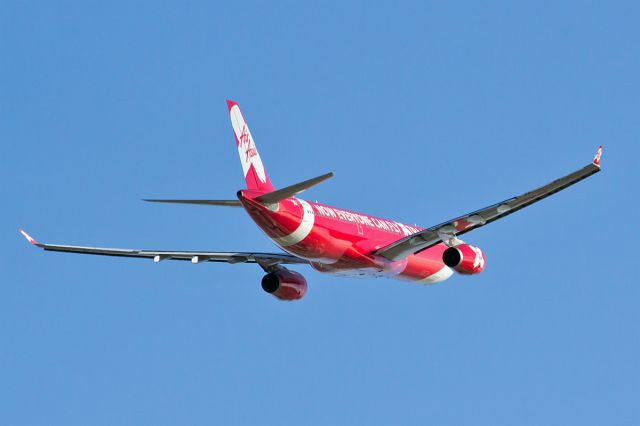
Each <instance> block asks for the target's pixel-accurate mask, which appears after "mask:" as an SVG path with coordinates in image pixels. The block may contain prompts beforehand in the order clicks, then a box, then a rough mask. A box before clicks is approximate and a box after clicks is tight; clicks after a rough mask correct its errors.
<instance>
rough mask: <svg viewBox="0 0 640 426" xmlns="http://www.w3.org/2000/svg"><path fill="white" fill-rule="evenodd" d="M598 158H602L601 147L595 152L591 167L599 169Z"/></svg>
mask: <svg viewBox="0 0 640 426" xmlns="http://www.w3.org/2000/svg"><path fill="white" fill-rule="evenodd" d="M600 157H602V145H600V146H599V147H598V150H597V151H596V156H595V157H593V165H594V166H596V167H598V168H600Z"/></svg>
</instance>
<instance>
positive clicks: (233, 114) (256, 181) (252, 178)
mask: <svg viewBox="0 0 640 426" xmlns="http://www.w3.org/2000/svg"><path fill="white" fill-rule="evenodd" d="M227 106H228V107H229V116H230V118H231V125H232V126H233V133H234V135H235V137H236V144H237V146H238V154H239V155H240V163H241V164H242V171H243V172H244V178H245V180H246V182H247V189H253V190H256V191H262V192H271V191H273V190H274V188H273V185H271V181H270V180H269V176H267V171H266V170H265V168H264V165H263V164H262V160H261V159H260V154H259V153H258V149H257V148H256V144H255V142H254V141H253V137H252V136H251V131H249V126H248V125H247V122H246V121H244V117H243V116H242V112H241V111H240V107H239V106H238V104H237V103H235V102H233V101H229V100H227Z"/></svg>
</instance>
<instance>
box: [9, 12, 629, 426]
mask: <svg viewBox="0 0 640 426" xmlns="http://www.w3.org/2000/svg"><path fill="white" fill-rule="evenodd" d="M303 3H305V4H303ZM374 3H375V2H336V3H329V2H297V1H291V2H277V3H272V2H250V1H241V2H233V1H226V2H211V1H210V2H197V1H193V2H191V1H189V2H157V1H153V2H152V1H149V2H138V1H134V2H95V3H94V2H85V1H82V2H30V1H19V2H3V4H2V6H1V7H0V55H1V57H2V66H1V67H0V88H1V92H0V93H1V96H0V99H1V101H0V107H1V110H0V135H1V139H0V146H1V148H2V151H1V152H0V161H1V164H0V166H1V167H0V178H1V181H2V184H1V185H0V189H1V192H0V196H1V198H2V203H3V204H2V205H3V208H2V209H1V213H0V217H1V219H2V220H1V221H0V229H1V231H2V238H1V239H0V241H1V244H0V259H1V260H0V265H1V280H0V342H1V343H0V383H1V385H0V423H1V424H5V425H10V424H11V425H18V424H47V425H52V424H65V425H88V424H91V425H113V424H155V425H163V424H254V425H255V424H264V425H282V424H319V425H323V424H325V425H326V424H332V425H333V424H367V425H375V424H419V425H423V424H439V425H444V424H456V425H457V424H476V425H540V424H559V425H566V424H583V425H585V424H594V425H602V424H639V423H640V405H639V404H638V394H639V392H640V373H639V370H638V359H640V339H639V337H640V336H639V332H638V324H639V321H640V314H639V310H638V302H639V300H640V285H639V284H640V283H639V282H638V278H637V271H636V268H637V266H638V237H639V232H638V225H637V223H636V222H634V221H633V220H629V217H631V218H633V215H634V214H635V213H634V212H635V211H637V210H638V201H637V187H638V184H639V183H640V179H639V177H640V176H639V173H638V166H637V161H638V160H637V158H638V155H639V154H640V152H639V151H640V150H639V149H638V140H639V138H638V136H639V131H638V123H639V107H640V101H639V99H640V87H639V86H640V85H639V76H640V55H639V50H638V42H639V41H640V30H639V29H638V22H639V20H640V13H639V12H640V6H638V2H632V1H629V2H591V1H587V2H584V1H575V2H564V1H553V2H510V1H502V2H495V1H489V2H475V1H469V2H436V1H433V2H431V1H429V2H427V1H425V2H413V3H412V2H389V3H387V4H386V5H377V4H374ZM443 3H446V4H443ZM516 3H517V4H516ZM227 98H230V99H234V100H236V101H238V102H239V103H240V105H241V107H242V108H243V111H244V114H245V117H246V119H247V121H248V123H249V125H250V126H251V130H252V133H253V136H254V138H255V140H256V143H257V145H258V148H259V149H260V153H261V156H262V159H263V161H264V163H265V165H266V168H267V170H268V172H269V174H270V177H271V180H272V181H273V182H274V184H275V185H276V186H284V185H287V184H291V183H294V182H297V181H301V180H304V179H307V178H310V177H313V176H317V175H319V174H322V173H325V172H328V171H333V172H335V174H336V177H335V178H334V179H332V180H330V181H328V182H326V183H324V184H322V185H320V186H318V187H316V188H314V189H312V190H310V191H308V192H307V193H306V194H305V195H306V197H307V198H309V199H311V200H316V199H317V200H318V201H320V202H323V203H326V204H329V205H335V206H339V207H343V208H346V209H352V210H357V211H361V212H365V213H368V214H372V215H377V216H382V217H388V218H391V219H395V220H399V221H404V222H406V223H417V224H419V225H422V226H429V225H433V224H436V223H439V222H441V221H443V220H446V219H450V218H452V217H454V216H456V215H458V214H462V213H466V212H468V211H471V210H473V209H476V208H480V207H484V206H486V205H488V204H491V203H494V202H497V201H500V200H502V199H504V198H507V197H509V196H512V195H515V194H518V193H522V192H524V191H526V190H529V189H532V188H534V187H535V186H537V185H540V184H544V183H546V182H548V181H551V180H553V179H555V178H557V177H560V176H562V175H564V174H566V173H568V172H571V171H574V170H576V169H578V168H579V167H582V166H583V165H585V164H587V163H588V162H589V161H591V159H592V157H593V154H594V152H595V150H596V147H597V146H598V145H600V144H603V145H604V156H603V160H602V166H603V173H600V174H598V175H596V176H594V177H591V178H589V179H588V180H586V181H584V182H581V183H579V184H578V185H577V186H574V187H572V188H570V189H568V190H566V191H564V192H562V193H561V194H558V195H555V196H553V197H551V198H549V199H547V200H544V201H543V202H541V203H539V204H537V205H535V206H533V207H531V208H528V209H526V210H524V211H521V212H519V213H517V214H515V215H512V216H509V217H508V218H507V219H505V220H501V221H499V222H496V223H493V224H491V225H490V226H486V227H484V228H482V229H481V230H478V231H476V232H472V233H470V234H467V235H465V238H464V239H465V240H467V241H468V242H470V243H473V244H477V245H479V246H480V247H482V249H483V250H484V251H485V253H486V256H487V268H486V270H485V271H484V272H483V273H482V274H481V275H479V276H476V277H460V276H455V277H452V279H450V280H449V281H446V282H444V283H441V284H437V285H435V286H432V287H422V286H418V285H411V284H407V283H402V282H397V281H392V280H383V279H379V280H374V279H366V280H348V279H342V278H334V277H331V276H325V275H321V274H319V273H316V272H314V271H312V270H310V269H309V268H297V269H298V270H299V271H301V272H303V273H304V274H305V276H306V277H307V278H308V281H309V286H310V290H309V292H308V294H307V296H306V298H305V299H304V300H302V301H301V302H299V303H280V302H278V301H277V300H275V299H274V298H272V297H271V296H269V295H267V294H265V293H263V292H262V290H261V289H260V284H259V282H260V278H261V277H262V271H261V270H260V269H259V268H258V267H256V266H254V265H242V264H237V265H226V264H201V265H191V264H189V263H184V262H163V263H161V264H154V263H153V262H151V261H145V260H137V259H118V258H101V257H92V256H78V255H65V254H58V253H43V252H41V251H38V250H36V249H34V248H32V247H30V246H29V245H28V244H27V243H26V242H25V241H24V240H23V239H22V237H20V236H19V235H18V233H17V228H18V227H25V229H27V230H28V231H29V232H31V233H32V234H33V235H34V236H35V237H36V238H38V239H40V240H42V241H45V242H52V243H68V244H84V245H103V246H112V247H133V248H147V249H183V250H189V249H191V250H255V251H271V250H274V249H276V248H275V247H274V246H273V245H272V244H271V243H270V242H269V241H268V240H267V239H266V238H265V237H264V236H263V235H262V233H261V232H260V231H259V230H258V229H257V228H256V227H255V226H254V225H253V224H252V222H251V221H250V219H249V218H248V216H247V215H246V214H245V213H244V212H243V211H241V210H237V209H225V208H213V207H212V208H206V207H198V206H171V205H148V204H145V203H142V202H141V201H140V199H141V198H145V197H167V198H171V197H175V198H233V197H234V195H235V192H236V191H237V190H238V189H239V188H241V187H242V185H243V184H244V182H243V179H242V171H241V167H240V163H239V160H238V158H237V153H236V150H235V142H234V140H233V134H232V130H231V126H230V123H229V118H228V115H227V109H226V105H225V99H227Z"/></svg>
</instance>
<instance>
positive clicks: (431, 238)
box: [374, 146, 602, 260]
mask: <svg viewBox="0 0 640 426" xmlns="http://www.w3.org/2000/svg"><path fill="white" fill-rule="evenodd" d="M601 156H602V146H600V147H598V151H597V152H596V156H595V158H594V159H593V161H592V162H591V163H590V164H588V165H586V166H585V167H583V168H582V169H580V170H577V171H575V172H573V173H570V174H568V175H566V176H564V177H561V178H560V179H556V180H554V181H553V182H551V183H548V184H547V185H544V186H541V187H540V188H537V189H534V190H533V191H529V192H527V193H525V194H522V195H518V196H516V197H512V198H509V199H508V200H504V201H502V202H500V203H496V204H493V205H491V206H489V207H485V208H484V209H480V210H476V211H474V212H471V213H468V214H465V215H463V216H460V217H457V218H455V219H452V220H449V221H446V222H443V223H441V224H439V225H436V226H432V227H430V228H427V229H423V230H422V231H419V232H416V233H415V234H412V235H409V236H407V237H405V238H402V239H400V240H398V241H395V242H393V243H391V244H389V245H388V246H386V247H383V248H381V249H379V250H376V251H375V252H374V254H378V255H380V256H383V257H385V258H387V259H389V260H400V259H403V258H405V257H407V256H409V255H411V254H414V253H418V252H420V251H422V250H426V249H428V248H429V247H433V246H435V245H436V244H438V243H440V242H441V241H444V242H445V243H449V244H453V245H455V244H456V242H457V241H456V237H457V236H458V235H462V234H465V233H467V232H469V231H472V230H474V229H477V228H480V227H481V226H484V225H486V224H487V223H490V222H493V221H494V220H498V219H501V218H503V217H505V216H507V215H510V214H511V213H515V212H517V211H518V210H520V209H522V208H525V207H527V206H530V205H531V204H533V203H535V202H538V201H540V200H542V199H543V198H546V197H548V196H550V195H553V194H555V193H556V192H558V191H562V190H563V189H565V188H567V187H569V186H571V185H573V184H574V183H577V182H580V181H581V180H582V179H586V178H588V177H589V176H591V175H592V174H594V173H598V172H599V171H600V157H601Z"/></svg>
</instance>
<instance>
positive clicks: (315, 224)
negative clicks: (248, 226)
mask: <svg viewBox="0 0 640 426" xmlns="http://www.w3.org/2000/svg"><path fill="white" fill-rule="evenodd" d="M259 195H261V192H257V191H251V190H242V191H239V192H238V198H239V199H240V201H241V203H242V205H243V206H244V208H245V210H246V211H247V213H248V214H249V216H250V217H251V218H252V219H253V221H254V222H255V223H256V224H257V225H258V226H259V227H260V229H262V231H263V232H264V233H265V234H266V235H267V237H269V238H270V239H271V240H272V241H273V242H274V243H275V244H277V245H278V246H279V247H281V248H282V249H283V250H285V251H287V252H288V253H291V254H293V255H295V256H297V257H300V258H303V259H306V260H308V261H309V262H310V264H311V266H312V267H313V268H314V269H316V270H317V271H320V272H324V273H330V274H335V275H346V276H353V277H360V276H362V277H365V276H368V277H371V276H375V277H389V278H397V279H402V280H408V281H413V282H419V283H422V284H430V283H435V282H439V281H443V280H445V279H447V278H449V277H450V276H451V275H452V274H453V271H452V270H451V269H450V268H449V267H447V266H446V265H445V264H444V263H443V261H442V253H443V252H444V250H445V249H446V248H447V247H446V246H445V245H444V244H442V243H441V244H438V245H435V246H433V247H431V248H429V249H427V250H424V251H422V252H420V253H417V254H414V255H410V256H408V257H406V258H404V259H402V260H399V261H390V260H388V259H386V258H384V257H382V256H378V255H375V254H373V252H374V251H375V250H377V249H379V248H381V247H384V246H386V245H388V244H390V243H392V242H394V241H397V240H398V239H400V238H403V237H405V236H407V235H411V234H414V233H416V232H418V231H420V230H421V229H422V228H419V227H416V226H410V225H406V224H403V223H399V222H396V221H392V220H387V219H381V218H377V217H375V216H371V215H367V214H361V213H356V212H353V211H349V210H345V209H340V208H336V207H331V206H327V205H324V204H319V203H312V202H310V201H305V200H302V199H298V198H287V199H285V200H282V201H280V202H278V203H277V204H271V205H263V204H262V203H260V202H257V201H255V200H254V199H253V198H255V197H257V196H259Z"/></svg>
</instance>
